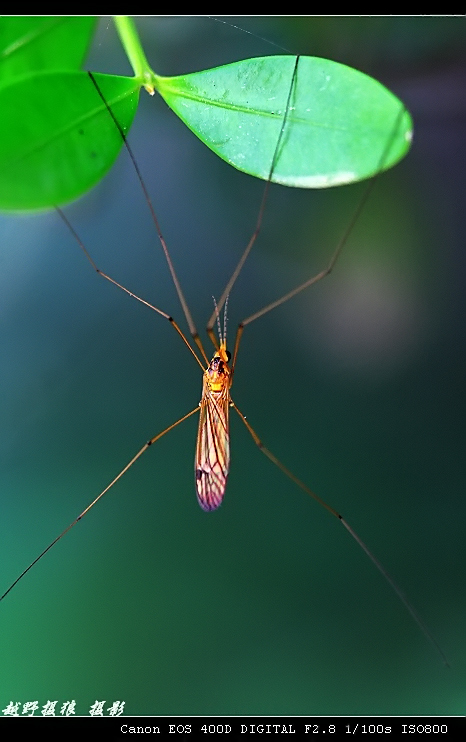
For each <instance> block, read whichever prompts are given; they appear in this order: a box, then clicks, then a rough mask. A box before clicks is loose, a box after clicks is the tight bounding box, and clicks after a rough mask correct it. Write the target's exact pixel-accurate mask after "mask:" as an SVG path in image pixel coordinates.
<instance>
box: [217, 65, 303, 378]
mask: <svg viewBox="0 0 466 742" xmlns="http://www.w3.org/2000/svg"><path fill="white" fill-rule="evenodd" d="M298 64H299V56H297V57H296V61H295V64H294V67H293V74H292V76H291V84H290V89H289V91H288V97H287V99H286V105H285V113H284V115H283V120H282V125H281V128H280V133H279V135H278V139H277V144H276V145H275V149H274V152H273V156H272V162H271V163H270V171H269V177H268V178H267V183H266V185H265V188H264V193H263V196H262V201H261V205H260V208H259V214H258V216H257V221H256V226H255V229H254V232H253V234H252V237H251V239H250V240H249V242H248V244H247V247H246V249H245V251H244V252H243V254H242V256H241V258H240V259H239V262H238V265H237V266H236V268H235V270H234V271H233V274H232V276H231V278H230V280H229V281H228V283H227V285H226V286H225V289H224V291H223V294H222V295H221V297H220V299H219V301H218V302H217V308H216V309H215V310H214V312H212V315H211V317H210V319H209V321H208V323H207V334H208V335H209V337H210V339H211V340H212V342H213V344H214V346H217V342H216V338H215V335H214V332H213V326H214V324H215V320H216V317H217V315H218V312H220V310H221V309H222V307H223V305H224V304H225V301H226V300H227V297H228V296H229V294H230V291H231V289H232V288H233V285H234V283H235V281H236V279H237V278H238V276H239V274H240V273H241V270H242V268H243V265H244V263H245V262H246V258H247V257H248V255H249V253H250V252H251V250H252V248H253V246H254V243H255V241H256V240H257V238H258V236H259V232H260V230H261V226H262V219H263V216H264V210H265V205H266V202H267V196H268V194H269V188H270V183H271V181H272V176H273V171H274V169H275V165H276V163H277V159H278V155H279V152H280V147H281V144H282V141H283V134H284V131H285V126H286V121H287V117H288V112H289V110H290V102H291V97H292V95H293V90H294V86H295V80H296V74H297V71H298ZM233 367H234V364H233Z"/></svg>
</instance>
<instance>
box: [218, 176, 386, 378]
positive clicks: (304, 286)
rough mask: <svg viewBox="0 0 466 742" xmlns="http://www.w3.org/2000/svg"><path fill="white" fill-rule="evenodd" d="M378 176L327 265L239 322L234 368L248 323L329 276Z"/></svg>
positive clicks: (363, 198) (368, 189) (359, 204)
mask: <svg viewBox="0 0 466 742" xmlns="http://www.w3.org/2000/svg"><path fill="white" fill-rule="evenodd" d="M377 177H378V176H375V177H374V178H372V180H371V181H370V182H369V184H368V186H367V188H366V190H365V192H364V195H363V197H362V199H361V200H360V201H359V203H358V205H357V207H356V210H355V212H354V214H353V217H352V219H351V220H350V223H349V224H348V226H347V228H346V229H345V232H344V233H343V235H342V237H341V239H340V242H339V243H338V245H337V247H336V250H335V251H334V253H333V255H332V257H331V258H330V262H329V264H328V265H327V267H326V268H325V269H324V270H322V271H320V273H317V274H316V275H315V276H311V278H308V280H307V281H304V283H301V284H299V286H296V288H294V289H292V290H291V291H289V292H288V293H287V294H285V295H284V296H281V297H280V298H279V299H276V300H275V301H272V302H270V304H267V306H265V307H262V309H259V311H257V312H254V314H251V315H250V316H249V317H246V319H243V321H242V322H240V323H239V325H238V328H237V330H236V337H235V347H234V350H233V360H232V368H233V369H234V368H235V363H236V357H237V355H238V348H239V344H240V342H241V337H242V335H243V331H244V328H245V327H246V325H249V324H250V323H251V322H254V320H256V319H259V317H262V316H263V315H264V314H267V312H271V311H272V309H275V308H276V307H279V306H280V305H281V304H284V303H285V302H287V301H288V300H289V299H292V298H293V297H294V296H296V295H297V294H299V293H301V291H304V289H307V288H309V286H312V285H313V284H315V283H317V282H318V281H321V280H322V279H323V278H325V277H326V276H328V275H329V274H330V273H331V272H332V270H333V268H334V267H335V263H336V262H337V260H338V258H339V257H340V254H341V251H342V250H343V248H344V246H345V245H346V243H347V241H348V238H349V236H350V234H351V232H352V231H353V228H354V225H355V224H356V222H357V221H358V219H359V217H360V215H361V213H362V211H363V209H364V206H365V205H366V202H367V200H368V198H369V196H370V194H371V193H372V189H373V188H374V186H375V184H376V182H377Z"/></svg>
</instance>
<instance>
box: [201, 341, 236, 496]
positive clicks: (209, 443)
mask: <svg viewBox="0 0 466 742" xmlns="http://www.w3.org/2000/svg"><path fill="white" fill-rule="evenodd" d="M230 358H231V355H230V353H229V351H227V349H226V343H225V340H222V341H221V342H220V347H219V349H218V350H217V351H216V353H215V355H214V357H213V358H212V360H211V362H210V364H209V368H208V369H207V370H206V371H205V372H204V379H203V386H202V398H201V401H200V403H199V405H200V408H201V409H200V417H199V430H198V434H197V445H196V460H195V466H194V469H195V477H196V489H197V499H198V500H199V505H200V506H201V508H203V509H204V510H215V509H216V508H218V506H219V505H220V504H221V502H222V499H223V495H224V494H225V487H226V483H227V477H228V470H229V468H230V431H229V417H228V415H229V410H230V387H231V384H232V380H233V377H232V372H231V370H230V368H229V366H228V364H229V361H230Z"/></svg>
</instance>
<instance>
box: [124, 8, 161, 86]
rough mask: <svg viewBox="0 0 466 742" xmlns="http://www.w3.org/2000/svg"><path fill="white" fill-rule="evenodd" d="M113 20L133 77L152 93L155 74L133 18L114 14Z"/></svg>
mask: <svg viewBox="0 0 466 742" xmlns="http://www.w3.org/2000/svg"><path fill="white" fill-rule="evenodd" d="M114 21H115V26H116V29H117V31H118V35H119V37H120V41H121V43H122V45H123V48H124V50H125V52H126V54H127V56H128V59H129V61H130V64H131V67H132V68H133V71H134V75H135V77H136V78H137V79H138V80H140V81H141V85H143V86H144V87H145V89H146V90H147V92H148V93H150V94H151V95H153V94H154V87H155V81H156V79H157V75H156V74H155V72H153V70H152V69H151V67H150V65H149V62H148V61H147V57H146V55H145V54H144V50H143V48H142V46H141V41H140V39H139V35H138V32H137V29H136V26H135V25H134V22H133V20H132V19H131V18H129V17H128V16H126V15H116V16H114Z"/></svg>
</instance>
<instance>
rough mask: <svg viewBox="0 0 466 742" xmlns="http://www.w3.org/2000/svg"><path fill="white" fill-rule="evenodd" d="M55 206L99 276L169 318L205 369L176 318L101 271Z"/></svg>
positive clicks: (73, 229) (58, 209) (206, 359)
mask: <svg viewBox="0 0 466 742" xmlns="http://www.w3.org/2000/svg"><path fill="white" fill-rule="evenodd" d="M55 208H56V210H57V213H58V214H59V216H60V217H61V218H62V219H63V221H64V222H65V224H66V226H67V227H68V229H69V230H70V232H71V234H72V235H73V237H74V238H75V240H76V242H77V243H78V245H79V247H80V248H81V250H82V251H83V253H84V255H85V256H86V258H87V260H88V261H89V263H90V264H91V266H92V267H93V269H94V270H95V272H96V273H98V275H99V276H102V278H105V279H106V280H107V281H110V283H113V285H114V286H117V287H118V288H119V289H121V290H122V291H124V292H125V293H127V294H128V295H129V296H131V297H132V298H133V299H137V301H140V302H141V304H144V305H145V306H146V307H149V309H153V310H154V312H157V314H160V315H161V316H162V317H164V319H167V320H168V321H169V322H170V324H171V325H172V326H173V327H174V328H175V330H176V331H177V333H178V335H180V337H181V339H182V340H183V342H184V343H185V344H186V345H187V346H188V348H189V350H190V351H191V353H192V354H193V356H194V358H195V359H196V361H197V362H198V364H199V366H200V367H201V368H202V370H203V371H204V366H203V364H202V363H201V361H200V360H199V357H198V355H197V353H196V352H195V351H194V350H193V348H192V346H191V343H190V342H189V340H188V339H187V337H186V336H185V334H184V333H183V331H182V330H181V329H180V327H179V325H178V323H177V322H175V320H174V319H173V317H171V316H170V315H169V314H167V313H166V312H164V311H163V310H162V309H159V308H158V307H155V306H154V305H153V304H150V303H149V302H148V301H146V300H145V299H141V297H140V296H137V295H136V294H133V292H132V291H130V290H129V289H127V288H126V287H125V286H122V284H121V283H118V281H115V279H114V278H111V277H110V276H108V275H107V274H106V273H104V272H103V271H101V270H100V268H98V267H97V266H96V264H95V263H94V261H93V259H92V258H91V256H90V255H89V253H88V251H87V250H86V248H85V246H84V244H83V242H82V240H81V238H80V236H79V235H78V233H77V232H76V230H75V228H74V227H73V225H72V224H71V222H70V221H69V220H68V218H67V216H66V215H65V213H64V212H63V211H62V210H61V209H60V208H59V207H58V206H56V207H55ZM199 347H200V349H201V351H202V354H203V358H204V360H205V362H206V364H207V365H208V364H209V360H208V358H207V356H206V354H205V352H204V349H203V347H202V344H201V345H200V346H199Z"/></svg>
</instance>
